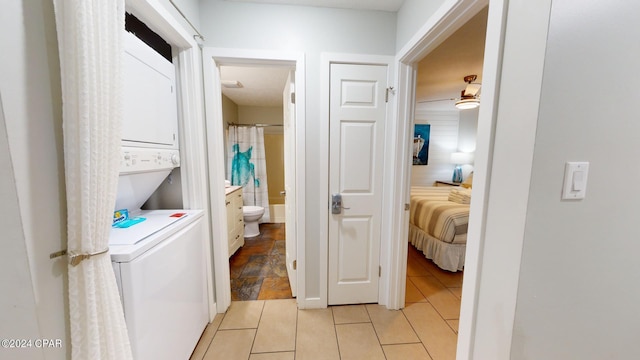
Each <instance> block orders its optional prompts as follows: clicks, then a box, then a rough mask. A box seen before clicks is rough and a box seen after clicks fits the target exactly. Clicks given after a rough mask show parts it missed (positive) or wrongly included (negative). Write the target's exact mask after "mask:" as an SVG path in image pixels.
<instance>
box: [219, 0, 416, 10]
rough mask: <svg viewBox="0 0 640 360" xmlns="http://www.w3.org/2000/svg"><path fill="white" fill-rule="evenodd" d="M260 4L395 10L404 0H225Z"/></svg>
mask: <svg viewBox="0 0 640 360" xmlns="http://www.w3.org/2000/svg"><path fill="white" fill-rule="evenodd" d="M226 1H233V2H249V3H260V4H281V5H298V6H316V7H329V8H341V9H359V10H381V11H391V12H396V11H398V9H400V7H401V6H402V4H403V3H404V0H226Z"/></svg>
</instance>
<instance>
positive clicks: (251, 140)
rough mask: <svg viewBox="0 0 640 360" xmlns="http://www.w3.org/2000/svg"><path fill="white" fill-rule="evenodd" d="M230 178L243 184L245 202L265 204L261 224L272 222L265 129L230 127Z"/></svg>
mask: <svg viewBox="0 0 640 360" xmlns="http://www.w3.org/2000/svg"><path fill="white" fill-rule="evenodd" d="M227 144H228V146H229V149H228V154H229V160H228V161H227V167H228V168H227V179H229V180H230V181H231V185H234V186H242V196H243V199H244V205H253V206H262V207H263V208H264V215H263V216H262V219H261V220H260V222H261V223H264V222H270V221H271V219H270V214H269V192H268V188H267V164H266V160H265V153H264V129H262V128H260V127H256V126H251V127H246V126H233V125H232V126H229V139H228V141H227Z"/></svg>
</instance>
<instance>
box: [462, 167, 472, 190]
mask: <svg viewBox="0 0 640 360" xmlns="http://www.w3.org/2000/svg"><path fill="white" fill-rule="evenodd" d="M472 183H473V171H472V172H471V173H470V174H469V176H467V178H466V179H464V181H463V182H462V183H461V184H460V186H462V187H464V188H467V189H471V185H472Z"/></svg>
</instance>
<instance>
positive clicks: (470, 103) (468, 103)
mask: <svg viewBox="0 0 640 360" xmlns="http://www.w3.org/2000/svg"><path fill="white" fill-rule="evenodd" d="M478 106H480V100H479V99H476V98H473V99H461V100H458V101H456V108H457V109H459V110H469V109H475V108H477V107H478Z"/></svg>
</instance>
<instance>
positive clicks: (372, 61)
mask: <svg viewBox="0 0 640 360" xmlns="http://www.w3.org/2000/svg"><path fill="white" fill-rule="evenodd" d="M320 64H321V70H320V79H321V80H320V94H321V99H320V101H321V102H320V121H321V122H322V123H323V124H325V126H321V127H320V134H319V135H320V143H321V144H329V115H330V114H329V89H330V85H331V84H330V81H329V80H330V69H331V64H361V65H384V66H387V69H388V77H387V86H390V87H395V85H394V84H395V59H394V57H393V56H385V55H362V54H344V53H322V54H321V56H320ZM389 95H390V96H389V102H388V106H387V122H386V125H385V133H386V134H387V136H386V137H385V139H384V147H385V151H384V156H385V159H384V165H383V168H388V167H387V164H392V163H393V162H392V160H393V159H392V157H391V152H390V151H387V149H390V147H391V146H393V144H392V143H391V141H390V140H391V139H393V137H391V136H390V134H392V133H395V131H396V126H395V122H396V121H397V120H396V118H395V117H394V114H395V110H396V105H395V104H396V102H395V96H392V94H389ZM320 167H321V168H322V169H326V170H325V174H327V176H326V177H321V178H320V189H324V192H325V195H326V196H325V199H326V201H327V204H326V207H325V206H324V205H321V206H322V208H323V209H325V211H322V212H321V213H320V219H319V221H320V231H321V233H320V236H319V239H320V244H319V246H320V254H319V257H320V296H319V297H318V298H316V299H307V305H308V307H309V308H326V307H327V301H328V289H329V284H328V266H329V265H328V263H329V258H328V256H329V199H330V196H331V194H330V193H329V148H327V151H324V152H321V153H320ZM384 176H385V177H384V179H383V186H382V188H383V190H382V191H383V192H382V219H388V218H390V216H391V208H392V206H391V205H392V203H391V202H390V198H389V196H388V195H389V188H390V185H389V182H390V181H389V179H390V178H392V177H393V174H391V172H390V171H385V175H384ZM389 225H390V224H389V222H388V221H383V222H382V224H381V229H380V236H381V238H380V253H381V254H385V251H386V249H388V248H389V246H390V245H391V244H390V243H391V241H390V240H389V239H390V237H389V236H385V234H389V232H388V231H389V227H390V226H389ZM298 253H300V250H298ZM387 259H388V257H386V256H383V255H381V256H380V266H381V267H382V276H381V277H380V288H379V291H378V294H379V295H378V297H379V298H378V302H379V303H380V304H383V305H384V304H385V302H384V301H383V299H384V298H386V296H384V298H383V294H384V295H386V294H387V292H388V288H387V284H388V280H387V279H388V274H389V273H390V272H389V269H390V264H391V263H390V262H389V261H388V260H387Z"/></svg>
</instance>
